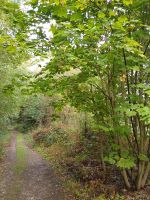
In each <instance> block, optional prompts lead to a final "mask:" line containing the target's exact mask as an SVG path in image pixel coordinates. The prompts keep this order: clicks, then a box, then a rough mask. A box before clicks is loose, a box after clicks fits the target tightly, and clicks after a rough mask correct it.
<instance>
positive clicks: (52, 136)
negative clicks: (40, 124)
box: [33, 127, 67, 146]
mask: <svg viewBox="0 0 150 200" xmlns="http://www.w3.org/2000/svg"><path fill="white" fill-rule="evenodd" d="M33 139H34V141H35V142H36V143H38V144H39V143H43V144H44V145H45V146H51V145H52V144H54V143H59V142H63V141H66V140H67V134H66V133H65V131H64V130H63V129H61V128H56V127H55V128H50V129H41V130H37V131H35V132H34V133H33Z"/></svg>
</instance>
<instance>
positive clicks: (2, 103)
mask: <svg viewBox="0 0 150 200" xmlns="http://www.w3.org/2000/svg"><path fill="white" fill-rule="evenodd" d="M0 18H1V22H0V32H1V36H0V63H1V66H0V130H4V129H6V128H7V127H8V125H9V122H10V120H11V118H12V117H17V115H18V113H19V102H20V90H19V88H18V87H16V86H17V85H18V86H21V85H22V81H21V76H22V74H23V73H24V72H23V69H21V68H19V67H18V65H19V64H21V62H23V61H24V60H26V59H27V57H28V56H27V51H26V48H25V43H24V42H25V38H26V34H25V27H26V23H25V15H24V14H23V13H22V12H21V11H20V9H19V7H18V6H17V5H16V4H13V3H11V2H9V1H6V0H0ZM20 32H21V34H23V35H24V38H23V37H22V35H21V34H20Z"/></svg>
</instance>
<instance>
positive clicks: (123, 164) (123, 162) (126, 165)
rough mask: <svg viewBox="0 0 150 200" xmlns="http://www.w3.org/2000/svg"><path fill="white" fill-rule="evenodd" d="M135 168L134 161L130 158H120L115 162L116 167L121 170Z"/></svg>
mask: <svg viewBox="0 0 150 200" xmlns="http://www.w3.org/2000/svg"><path fill="white" fill-rule="evenodd" d="M134 166H135V163H134V159H132V158H120V160H119V161H118V162H117V167H119V168H123V169H130V168H132V167H134Z"/></svg>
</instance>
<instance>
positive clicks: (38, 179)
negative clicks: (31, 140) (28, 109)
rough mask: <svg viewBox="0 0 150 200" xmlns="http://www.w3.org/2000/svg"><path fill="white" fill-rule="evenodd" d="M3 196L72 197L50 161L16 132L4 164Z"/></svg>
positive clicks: (13, 199) (29, 199)
mask: <svg viewBox="0 0 150 200" xmlns="http://www.w3.org/2000/svg"><path fill="white" fill-rule="evenodd" d="M1 168H2V175H1V177H0V200H73V198H72V197H71V196H69V195H68V194H67V193H66V192H65V191H64V189H63V187H62V186H61V184H60V182H59V181H58V179H57V177H56V175H55V174H54V172H53V170H52V169H51V167H50V166H49V164H48V163H47V162H46V161H45V160H43V159H42V158H41V156H40V155H39V154H37V153H36V152H34V151H33V150H32V149H30V148H29V147H27V146H26V144H25V142H24V139H23V136H22V135H21V134H13V137H12V140H11V144H10V146H9V147H8V149H7V154H6V159H5V161H4V162H3V164H2V167H1Z"/></svg>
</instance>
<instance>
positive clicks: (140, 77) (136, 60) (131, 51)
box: [29, 0, 150, 189]
mask: <svg viewBox="0 0 150 200" xmlns="http://www.w3.org/2000/svg"><path fill="white" fill-rule="evenodd" d="M30 4H31V6H32V7H33V10H32V11H29V13H30V15H31V16H32V17H33V16H34V17H35V18H36V19H37V20H38V21H42V22H43V21H44V22H47V21H48V20H50V19H55V20H56V25H52V26H51V31H52V32H53V35H54V36H53V39H52V40H51V41H49V42H48V43H47V42H46V43H45V45H46V47H47V48H45V49H46V50H47V49H49V48H50V50H51V52H52V56H53V59H52V61H51V62H50V63H49V64H48V65H47V66H46V67H45V68H44V69H43V70H42V72H40V74H39V76H37V77H36V82H35V83H34V86H35V88H36V89H37V90H41V91H43V92H45V93H47V94H51V95H52V94H53V93H55V92H57V93H61V95H63V97H64V98H65V99H66V101H68V102H70V104H71V105H73V106H75V107H76V108H78V109H79V110H85V111H88V112H91V113H93V115H94V118H95V122H96V123H97V126H98V129H100V130H101V131H103V132H105V133H107V134H108V135H109V138H110V143H111V146H112V147H111V153H110V152H109V155H108V156H107V158H106V160H107V161H109V162H110V163H111V164H114V165H116V166H117V167H118V168H119V169H120V171H121V173H122V176H123V178H124V181H125V184H126V186H127V188H131V187H132V186H133V187H134V188H136V189H141V188H142V187H144V186H145V184H146V180H147V178H148V174H149V171H150V160H149V158H150V138H149V133H150V108H149V107H150V106H149V103H150V96H149V95H150V86H149V77H150V70H149V64H148V63H149V51H148V50H149V44H150V40H149V28H148V27H149V24H148V23H149V20H148V19H149V8H150V3H149V1H148V0H144V1H142V2H141V1H139V0H135V1H132V0H121V1H118V0H112V1H103V0H100V1H97V0H93V1H89V0H85V1H84V2H83V1H81V0H78V1H74V0H72V1H67V0H66V1H55V0H54V1H42V2H40V1H38V0H36V1H35V0H34V1H31V2H30ZM35 8H37V11H35ZM35 18H34V19H35ZM34 23H35V21H34ZM40 38H41V40H42V41H44V40H45V41H46V38H45V37H44V34H40Z"/></svg>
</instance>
